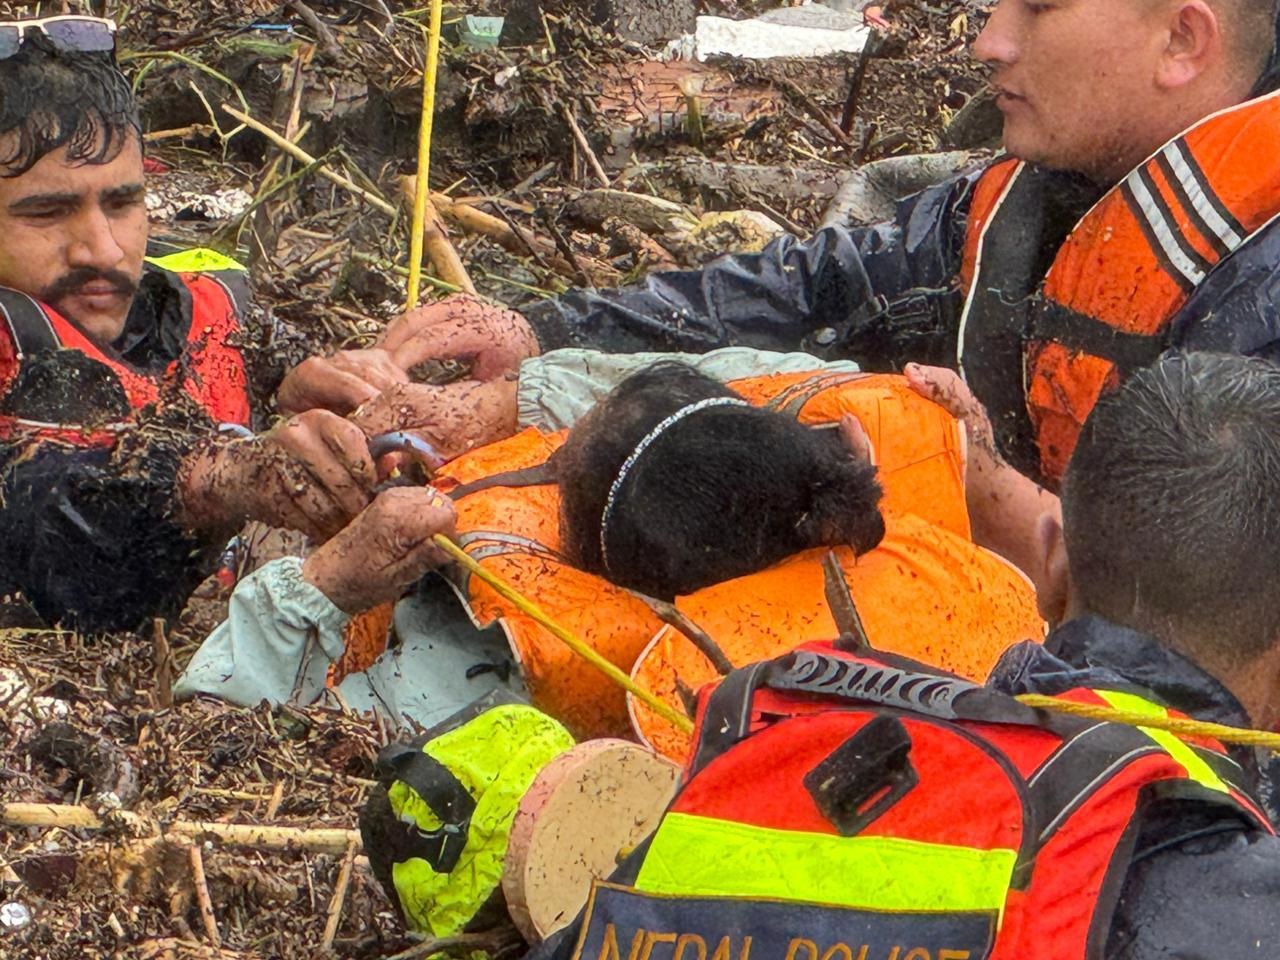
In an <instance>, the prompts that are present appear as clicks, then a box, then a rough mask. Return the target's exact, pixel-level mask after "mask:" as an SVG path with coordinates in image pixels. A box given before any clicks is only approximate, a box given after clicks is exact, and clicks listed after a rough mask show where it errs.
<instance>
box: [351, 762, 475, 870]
mask: <svg viewBox="0 0 1280 960" xmlns="http://www.w3.org/2000/svg"><path fill="white" fill-rule="evenodd" d="M374 775H375V776H376V777H377V779H378V781H379V782H380V783H382V785H383V786H384V787H385V788H386V789H390V788H391V785H392V784H393V783H395V782H397V781H399V782H401V783H403V784H405V786H407V787H409V788H410V789H411V790H413V792H414V793H416V794H417V795H418V796H419V797H421V798H422V800H423V802H424V803H426V805H427V806H428V807H430V808H431V810H432V812H433V813H435V815H436V816H437V817H439V818H440V827H439V828H437V829H435V830H429V831H428V830H421V829H418V828H417V827H413V828H412V829H411V830H410V833H411V834H412V836H411V837H410V838H409V839H410V843H409V847H410V848H411V850H409V851H406V852H410V853H411V855H412V856H414V857H419V858H421V859H423V860H425V861H427V863H429V864H430V865H431V869H432V870H434V871H436V873H448V872H449V871H450V870H452V869H453V868H454V867H455V866H457V864H458V859H459V858H460V857H461V856H462V851H463V850H464V849H465V848H466V845H467V834H468V832H469V831H470V829H471V816H472V814H473V813H475V809H476V801H475V798H474V797H472V796H471V794H470V792H469V791H468V790H467V788H466V787H464V786H463V785H462V781H460V780H459V779H458V778H457V777H456V776H455V775H454V773H453V771H452V770H450V769H449V768H448V767H446V766H445V765H444V764H443V763H441V762H440V761H439V760H437V759H436V758H435V757H432V756H430V755H429V754H427V753H425V752H423V750H422V746H421V744H411V743H395V744H391V745H390V746H388V747H384V748H383V749H382V751H381V752H380V753H379V754H378V758H377V761H376V762H375V764H374Z"/></svg>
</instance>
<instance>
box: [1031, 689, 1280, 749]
mask: <svg viewBox="0 0 1280 960" xmlns="http://www.w3.org/2000/svg"><path fill="white" fill-rule="evenodd" d="M1017 699H1018V702H1019V703H1024V704H1026V705H1027V706H1028V707H1034V708H1036V709H1037V710H1052V711H1054V712H1056V713H1068V714H1071V715H1072V716H1074V717H1084V718H1085V719H1087V720H1102V721H1105V722H1107V723H1122V724H1124V725H1125V726H1127V727H1148V728H1150V729H1152V730H1165V731H1168V732H1169V733H1172V734H1173V735H1174V736H1177V737H1184V738H1186V737H1191V738H1196V737H1204V738H1208V739H1210V740H1217V741H1219V742H1220V743H1235V744H1240V745H1241V746H1247V747H1265V748H1267V749H1268V750H1274V751H1276V752H1278V753H1280V733H1268V732H1267V731H1265V730H1249V729H1246V728H1243V727H1228V726H1226V725H1225V724H1221V723H1208V722H1206V721H1204V720H1192V719H1190V718H1188V717H1158V716H1151V715H1150V714H1146V713H1136V712H1134V711H1130V710H1117V709H1116V708H1115V707H1104V706H1101V705H1098V704H1091V703H1072V702H1071V701H1067V700H1059V699H1058V698H1057V697H1047V696H1044V695H1043V694H1039V693H1026V694H1023V695H1022V696H1020V697H1018V698H1017Z"/></svg>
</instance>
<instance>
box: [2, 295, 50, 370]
mask: <svg viewBox="0 0 1280 960" xmlns="http://www.w3.org/2000/svg"><path fill="white" fill-rule="evenodd" d="M0 314H3V316H4V319H5V321H6V322H7V324H8V327H9V333H10V335H11V336H12V337H13V342H14V344H15V346H16V347H17V350H18V356H19V357H29V356H31V355H33V354H36V353H40V352H41V351H45V350H57V349H58V348H59V347H61V346H62V343H61V342H60V341H59V340H58V335H57V334H56V333H54V332H53V326H52V324H50V323H49V318H48V317H47V316H46V315H45V312H44V310H43V309H42V308H41V307H40V304H38V303H36V301H35V300H32V299H31V298H30V297H29V296H27V295H26V294H25V293H20V292H19V291H17V290H11V289H10V288H8V287H0Z"/></svg>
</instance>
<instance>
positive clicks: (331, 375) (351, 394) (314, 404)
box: [276, 347, 409, 416]
mask: <svg viewBox="0 0 1280 960" xmlns="http://www.w3.org/2000/svg"><path fill="white" fill-rule="evenodd" d="M408 382H409V375H408V374H407V373H405V371H404V369H403V368H401V367H399V366H398V365H397V364H396V362H395V359H394V358H393V357H392V356H391V354H390V353H389V352H388V351H386V350H381V349H378V348H376V347H375V348H373V349H371V350H339V351H338V352H337V353H335V354H333V355H332V356H329V357H311V358H310V359H308V360H304V361H303V362H302V363H300V364H298V365H297V366H296V367H294V368H293V369H292V370H290V371H289V373H288V374H287V375H286V376H285V378H284V382H283V383H281V384H280V390H279V392H278V393H277V394H276V404H277V405H278V406H279V408H280V412H281V413H284V414H286V415H289V414H295V413H303V412H305V411H307V410H316V409H320V410H331V411H333V412H334V413H339V414H342V415H343V416H345V415H346V414H348V413H350V412H351V411H352V410H354V409H356V408H357V407H358V406H360V404H362V403H366V402H367V401H369V400H372V399H373V398H374V397H376V396H377V395H378V394H379V393H381V392H382V391H383V390H390V389H391V388H392V387H395V386H396V385H398V384H401V383H408Z"/></svg>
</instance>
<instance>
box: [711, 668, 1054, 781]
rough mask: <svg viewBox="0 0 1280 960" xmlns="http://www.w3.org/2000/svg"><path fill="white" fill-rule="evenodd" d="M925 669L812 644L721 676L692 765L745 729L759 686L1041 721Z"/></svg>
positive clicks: (856, 701) (983, 690) (999, 697)
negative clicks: (837, 653) (851, 656)
mask: <svg viewBox="0 0 1280 960" xmlns="http://www.w3.org/2000/svg"><path fill="white" fill-rule="evenodd" d="M879 656H880V655H879V654H877V657H879ZM927 669H928V668H927V667H925V666H924V665H923V664H917V663H914V662H911V661H905V662H902V661H899V662H897V663H893V664H890V663H860V662H858V661H855V660H846V659H844V658H843V657H832V656H827V655H825V654H821V653H815V652H813V651H810V650H796V651H794V652H792V653H789V654H787V655H786V656H783V657H779V658H778V659H776V660H769V661H764V662H762V663H755V664H752V665H751V666H748V667H742V668H740V669H738V670H735V671H733V673H731V674H729V675H728V676H727V677H725V678H724V680H722V681H721V682H720V685H719V686H718V687H716V689H715V690H714V691H713V692H712V694H711V696H710V698H709V699H708V701H707V707H706V711H705V713H704V714H703V717H702V724H701V731H700V734H699V739H698V744H697V750H696V752H695V754H694V760H693V765H692V768H691V769H692V771H693V772H695V773H696V772H697V771H698V770H701V769H702V768H703V767H704V766H705V765H706V764H708V763H710V762H711V761H712V760H715V759H716V758H717V757H719V756H720V755H721V754H723V753H725V752H727V751H728V750H729V749H730V748H731V747H733V746H734V745H735V744H737V743H739V742H741V741H742V740H743V739H744V738H745V737H746V736H747V734H748V733H750V731H751V715H752V706H753V702H754V700H755V695H756V692H757V691H758V690H759V689H760V688H761V687H768V688H769V689H771V690H780V691H787V692H790V693H799V694H807V695H810V696H815V697H823V698H826V699H829V700H831V701H832V704H833V708H838V707H839V706H855V705H857V706H867V707H890V708H893V709H898V710H906V711H910V712H913V713H918V714H923V715H924V716H928V717H933V718H935V719H938V720H975V721H981V722H983V723H1004V724H1025V725H1034V726H1040V725H1042V724H1041V714H1040V712H1039V711H1036V710H1033V709H1032V708H1030V707H1027V706H1024V705H1023V704H1021V703H1019V702H1018V701H1017V700H1014V699H1013V698H1012V697H1008V696H1005V695H1004V694H1002V693H999V692H997V691H995V690H992V689H990V688H988V687H982V686H978V685H977V684H975V683H972V682H970V681H968V680H964V679H962V678H960V677H953V676H947V675H943V674H938V673H929V672H925V671H926V670H927Z"/></svg>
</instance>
